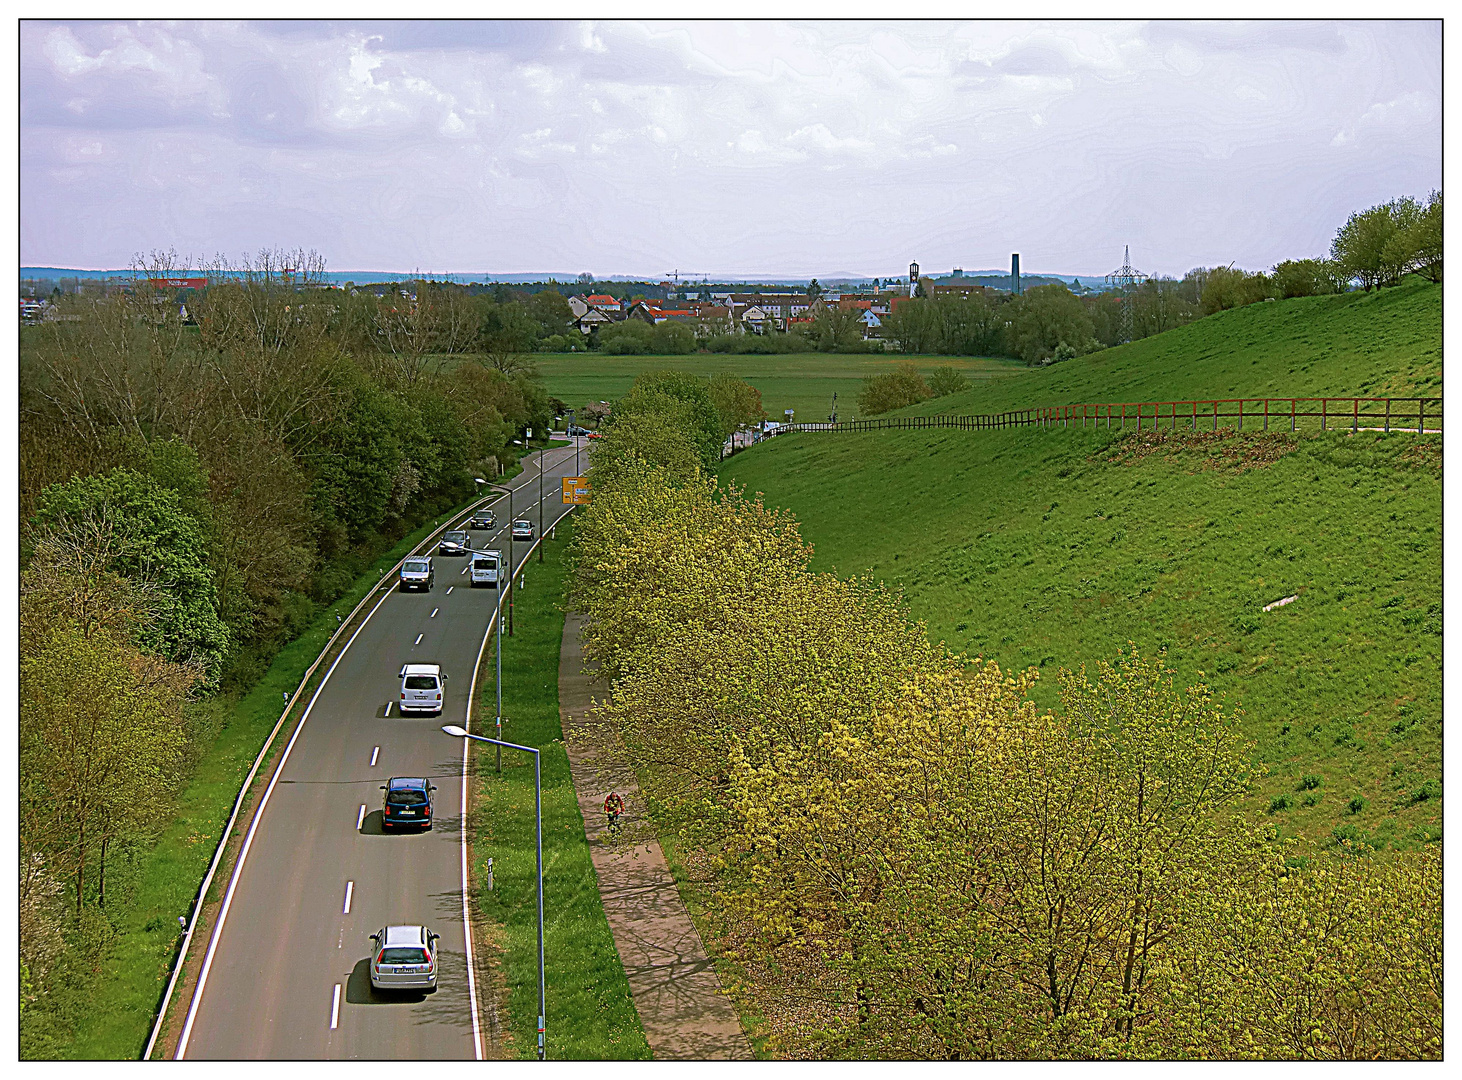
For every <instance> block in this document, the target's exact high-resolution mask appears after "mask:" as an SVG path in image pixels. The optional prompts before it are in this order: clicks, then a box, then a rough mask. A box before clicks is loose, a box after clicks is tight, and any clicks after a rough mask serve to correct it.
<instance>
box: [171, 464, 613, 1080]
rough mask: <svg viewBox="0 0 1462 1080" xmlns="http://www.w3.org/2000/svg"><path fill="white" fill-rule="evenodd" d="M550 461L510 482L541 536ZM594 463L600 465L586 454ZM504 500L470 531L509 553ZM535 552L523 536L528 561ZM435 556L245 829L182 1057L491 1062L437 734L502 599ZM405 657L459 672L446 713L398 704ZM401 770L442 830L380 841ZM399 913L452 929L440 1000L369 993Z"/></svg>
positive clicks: (519, 549) (444, 756)
mask: <svg viewBox="0 0 1462 1080" xmlns="http://www.w3.org/2000/svg"><path fill="white" fill-rule="evenodd" d="M574 461H575V455H574V451H573V449H572V448H569V449H558V450H551V451H549V452H548V453H547V455H546V461H545V466H546V471H545V473H544V483H543V508H542V509H543V522H544V528H545V529H547V528H549V527H551V526H552V524H553V523H554V522H556V521H557V520H558V518H559V517H561V516H562V515H563V513H564V512H566V511H567V510H568V509H569V507H566V506H563V505H562V502H561V498H560V485H559V481H558V478H559V477H562V476H569V475H572V474H573V471H574ZM537 462H538V455H536V454H535V455H532V456H531V457H530V458H527V459H525V462H524V464H525V469H524V472H523V473H522V474H520V475H519V476H518V477H517V478H516V480H517V483H516V484H514V485H513V486H514V488H515V496H514V499H513V511H514V513H515V514H516V515H517V516H519V517H528V518H529V519H530V520H532V521H533V523H534V527H535V529H536V528H537V526H538V513H539V506H538V497H539V496H538V491H539V474H538V470H537ZM580 462H581V464H583V465H585V466H587V452H585V453H584V455H583V456H582V457H581V458H580ZM507 504H508V500H507V498H506V497H504V498H502V499H501V500H500V501H499V502H498V503H497V504H496V506H495V509H496V510H497V513H498V527H497V528H496V529H494V530H487V531H475V532H473V533H472V542H473V546H474V547H496V548H499V549H501V550H502V551H503V552H504V554H506V553H507V550H508V542H507V541H508V537H507V531H506V530H507V528H508V525H509V518H508V510H507ZM527 548H528V545H527V544H525V543H518V544H516V545H514V556H515V560H516V563H517V565H520V566H521V565H522V564H523V559H524V555H525V552H526V550H527ZM433 562H434V564H435V566H436V586H435V588H434V589H433V590H432V591H431V592H429V593H402V592H400V591H399V590H392V591H391V592H390V593H388V594H386V596H385V597H384V599H383V600H381V601H380V602H379V604H378V606H377V607H376V608H375V609H373V610H372V613H371V614H370V615H369V616H368V618H367V621H366V622H365V623H364V625H362V626H361V627H360V629H358V630H357V631H356V633H355V635H354V636H353V637H352V638H351V639H350V641H349V643H348V644H347V645H346V647H345V649H344V651H343V652H342V653H341V655H340V656H339V658H338V659H337V660H336V662H335V664H334V666H333V667H332V668H331V670H330V672H329V674H328V675H327V676H326V678H325V680H324V682H322V684H321V685H320V687H319V689H318V690H317V691H316V693H315V696H314V698H313V700H312V701H311V702H310V705H309V707H308V708H307V709H306V711H305V713H304V717H303V719H302V720H301V722H300V724H299V725H298V726H297V727H296V728H295V731H294V734H293V735H292V737H291V740H290V742H289V743H288V744H287V749H286V752H285V755H284V756H283V760H282V761H281V763H280V764H279V765H278V766H276V768H275V772H274V774H273V776H272V777H271V781H270V786H269V788H267V789H266V795H265V798H264V801H263V804H262V805H261V807H260V809H259V811H258V812H257V814H256V815H255V818H254V820H253V821H251V822H250V825H249V831H248V832H247V833H246V834H245V836H246V839H245V846H244V848H243V849H242V853H241V855H240V858H239V861H238V864H237V865H236V867H235V869H234V873H233V876H232V877H231V878H230V880H229V883H228V886H227V889H226V891H225V894H224V895H225V901H224V906H223V907H222V908H221V909H220V914H219V919H218V922H217V923H216V925H215V927H214V931H213V937H212V938H211V939H210V942H209V946H208V950H207V951H206V952H205V954H204V957H205V959H204V965H205V966H204V968H203V971H202V976H201V978H200V979H199V983H198V986H197V987H196V988H195V990H194V994H193V998H192V1000H191V1001H190V1002H189V1007H188V1013H187V1018H186V1019H185V1021H184V1029H183V1032H182V1033H181V1035H180V1038H179V1043H178V1046H177V1048H176V1049H175V1052H174V1053H175V1056H176V1057H179V1058H182V1057H187V1058H192V1059H215V1060H218V1059H227V1060H239V1059H266V1060H268V1059H274V1060H280V1059H285V1060H297V1059H360V1058H364V1059H388V1058H407V1059H412V1058H465V1059H468V1060H472V1059H474V1058H481V1057H482V1056H483V1055H484V1053H485V1051H486V1049H487V1047H486V1045H485V1043H484V1042H483V1041H482V1037H481V1036H480V1035H479V1033H478V1032H477V1031H476V1030H475V1027H474V1025H475V1022H476V1014H477V1010H475V1009H474V1003H473V1002H472V1001H471V998H470V995H469V990H468V986H469V979H468V971H467V966H468V965H467V955H468V954H467V935H466V927H465V925H464V922H463V910H464V903H463V895H462V890H463V880H462V877H463V861H462V847H461V845H462V831H461V830H462V813H461V811H462V806H463V775H462V768H463V747H462V744H461V742H460V741H458V740H456V739H453V738H450V737H449V736H447V735H445V734H443V733H442V731H441V726H442V725H443V724H451V723H457V724H462V723H465V721H466V712H467V696H468V689H469V686H470V684H471V680H472V671H473V666H474V664H475V663H476V660H477V657H478V652H479V650H480V648H481V646H482V643H483V639H484V635H485V634H486V632H487V630H488V627H489V624H490V621H491V619H492V616H493V613H494V610H495V605H496V596H497V594H496V591H495V590H491V589H473V588H471V587H470V586H469V585H468V580H467V577H466V575H465V573H463V571H464V570H465V567H466V563H467V560H466V559H456V558H450V557H445V556H435V557H434V559H433ZM529 573H530V574H531V570H530V571H529ZM505 614H506V609H505ZM511 647H512V646H511V642H510V641H509V642H505V643H504V648H511ZM407 662H417V663H439V664H441V665H442V670H443V671H444V672H445V673H446V674H447V676H448V680H447V688H446V693H445V699H444V708H443V711H442V715H441V716H440V717H418V716H412V717H409V718H403V717H401V716H399V715H398V714H397V711H396V708H395V704H394V703H395V701H396V700H397V698H398V696H399V693H400V685H401V683H400V679H399V678H398V677H397V672H399V671H400V669H401V665H402V664H404V663H407ZM388 703H390V704H391V708H390V710H389V715H388V714H387V708H386V706H387V704H388ZM489 711H490V710H489ZM474 712H476V713H477V714H479V715H485V714H483V712H482V709H481V708H480V707H479V708H474ZM479 726H480V725H479ZM508 737H509V738H511V733H508ZM391 776H430V777H432V780H433V783H435V784H436V785H437V792H436V794H435V796H434V798H433V811H434V815H435V817H436V823H435V826H434V828H433V829H432V830H431V831H430V832H427V833H423V834H393V835H389V836H388V835H383V834H382V832H381V827H380V822H381V809H380V807H381V790H380V787H381V785H382V784H384V783H385V782H386V780H387V778H389V777H391ZM362 806H364V808H365V812H364V815H363V816H362V813H361V807H362ZM358 823H359V826H358ZM347 905H348V910H347ZM387 923H425V924H427V925H428V926H430V927H431V928H432V929H433V930H435V931H436V932H437V933H439V934H440V935H441V942H440V949H441V961H440V974H439V976H438V989H437V991H436V993H434V994H430V995H414V996H393V997H389V998H388V997H386V996H384V995H379V994H376V993H375V992H374V991H372V989H371V985H370V977H369V971H368V964H369V957H370V951H371V941H370V937H369V935H370V934H371V933H373V932H374V931H375V930H377V929H379V928H380V927H381V926H383V925H386V924H387Z"/></svg>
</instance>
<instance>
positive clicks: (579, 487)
mask: <svg viewBox="0 0 1462 1080" xmlns="http://www.w3.org/2000/svg"><path fill="white" fill-rule="evenodd" d="M563 501H564V505H565V506H583V505H585V504H587V503H588V501H589V480H588V478H587V477H584V476H565V477H564V478H563Z"/></svg>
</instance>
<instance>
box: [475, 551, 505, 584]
mask: <svg viewBox="0 0 1462 1080" xmlns="http://www.w3.org/2000/svg"><path fill="white" fill-rule="evenodd" d="M502 565H503V553H502V552H501V551H474V552H473V553H472V570H471V574H472V587H473V588H474V589H475V588H477V586H479V585H486V586H487V587H488V588H489V589H496V588H497V583H498V577H499V574H500V573H501V567H502Z"/></svg>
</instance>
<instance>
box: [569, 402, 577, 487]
mask: <svg viewBox="0 0 1462 1080" xmlns="http://www.w3.org/2000/svg"><path fill="white" fill-rule="evenodd" d="M567 412H568V414H569V430H570V431H573V430H574V428H576V427H578V426H579V414H578V413H577V412H575V411H574V410H573V409H569V410H567ZM569 438H570V439H571V440H573V444H574V475H575V476H578V475H579V437H578V436H577V435H570V436H569Z"/></svg>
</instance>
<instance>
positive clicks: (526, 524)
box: [513, 521, 533, 529]
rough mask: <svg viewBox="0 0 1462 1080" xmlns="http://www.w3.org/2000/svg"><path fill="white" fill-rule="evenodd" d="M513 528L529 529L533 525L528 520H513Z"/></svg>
mask: <svg viewBox="0 0 1462 1080" xmlns="http://www.w3.org/2000/svg"><path fill="white" fill-rule="evenodd" d="M513 528H515V529H531V528H533V526H532V524H530V523H529V522H526V521H515V522H513Z"/></svg>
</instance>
